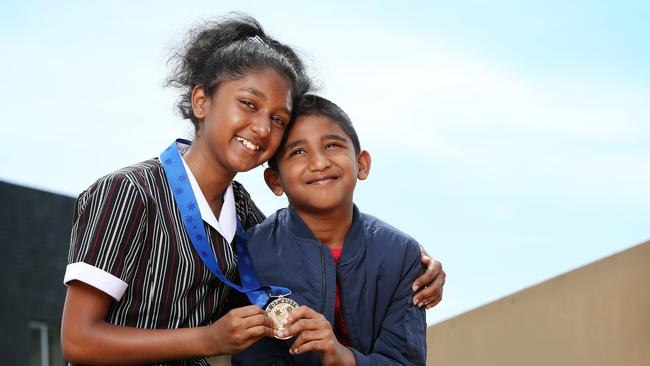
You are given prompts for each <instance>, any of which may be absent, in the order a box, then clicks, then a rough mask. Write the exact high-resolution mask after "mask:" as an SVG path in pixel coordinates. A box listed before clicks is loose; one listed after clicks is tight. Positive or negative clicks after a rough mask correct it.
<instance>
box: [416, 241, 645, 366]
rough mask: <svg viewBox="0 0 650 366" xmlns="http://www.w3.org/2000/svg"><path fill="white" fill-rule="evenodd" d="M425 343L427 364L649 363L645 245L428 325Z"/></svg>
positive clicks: (576, 365)
mask: <svg viewBox="0 0 650 366" xmlns="http://www.w3.org/2000/svg"><path fill="white" fill-rule="evenodd" d="M513 275H516V274H513ZM427 344H428V357H427V365H445V366H474V365H481V366H490V365H495V366H496V365H498V366H509V365H513V366H514V365H517V366H520V365H527V366H535V365H553V366H563V365H574V366H580V365H585V366H586V365H589V366H598V365H608V366H609V365H625V366H642V365H643V366H647V365H650V242H646V243H644V244H641V245H638V246H636V247H633V248H631V249H629V250H626V251H624V252H621V253H618V254H615V255H612V256H610V257H607V258H605V259H602V260H600V261H597V262H595V263H592V264H590V265H587V266H584V267H581V268H579V269H577V270H574V271H571V272H569V273H566V274H564V275H561V276H559V277H556V278H553V279H551V280H549V281H546V282H544V283H541V284H539V285H536V286H533V287H531V288H528V289H526V290H523V291H520V292H517V293H515V294H513V295H510V296H507V297H505V298H503V299H501V300H498V301H496V302H494V303H490V304H488V305H485V306H483V307H480V308H478V309H475V310H473V311H470V312H468V313H465V314H462V315H460V316H458V317H455V318H452V319H449V320H447V321H444V322H442V323H439V324H436V325H433V326H431V327H429V329H428V332H427Z"/></svg>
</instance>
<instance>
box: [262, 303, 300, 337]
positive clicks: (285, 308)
mask: <svg viewBox="0 0 650 366" xmlns="http://www.w3.org/2000/svg"><path fill="white" fill-rule="evenodd" d="M298 306H299V305H298V303H297V302H295V301H293V300H291V299H289V298H286V297H282V296H281V297H279V298H277V299H275V300H273V301H271V303H269V305H267V307H266V312H267V313H269V318H271V319H272V320H273V324H274V325H275V330H283V329H284V325H282V322H283V321H286V320H287V318H288V317H289V314H291V313H292V312H293V311H294V310H296V309H297V308H298ZM275 338H278V339H289V338H291V337H285V338H280V337H275Z"/></svg>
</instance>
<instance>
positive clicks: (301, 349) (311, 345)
mask: <svg viewBox="0 0 650 366" xmlns="http://www.w3.org/2000/svg"><path fill="white" fill-rule="evenodd" d="M327 342H328V341H325V340H317V341H311V342H307V343H305V344H303V345H301V346H298V347H296V346H291V349H290V350H289V352H290V353H291V354H294V355H299V354H301V353H305V352H312V351H321V350H324V349H326V347H327Z"/></svg>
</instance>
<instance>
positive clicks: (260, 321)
mask: <svg viewBox="0 0 650 366" xmlns="http://www.w3.org/2000/svg"><path fill="white" fill-rule="evenodd" d="M207 330H208V332H209V337H208V339H210V340H211V354H213V355H217V354H220V355H232V354H235V353H239V352H241V351H243V350H245V349H246V348H248V347H250V346H251V345H252V344H253V343H255V342H257V341H258V340H259V339H260V338H262V337H273V320H271V318H269V317H268V315H267V313H266V311H264V310H262V309H261V308H260V307H259V306H257V305H249V306H244V307H241V308H236V309H232V310H230V311H229V312H228V313H227V314H226V315H224V316H222V317H221V318H219V320H217V321H216V322H214V323H213V324H212V325H210V326H208V327H207Z"/></svg>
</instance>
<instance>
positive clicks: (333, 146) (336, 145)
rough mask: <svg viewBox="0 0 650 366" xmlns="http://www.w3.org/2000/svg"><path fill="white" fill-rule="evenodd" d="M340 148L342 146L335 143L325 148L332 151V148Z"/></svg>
mask: <svg viewBox="0 0 650 366" xmlns="http://www.w3.org/2000/svg"><path fill="white" fill-rule="evenodd" d="M340 146H341V144H337V143H335V142H330V143H329V144H327V145H325V148H326V149H332V148H335V147H340Z"/></svg>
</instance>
